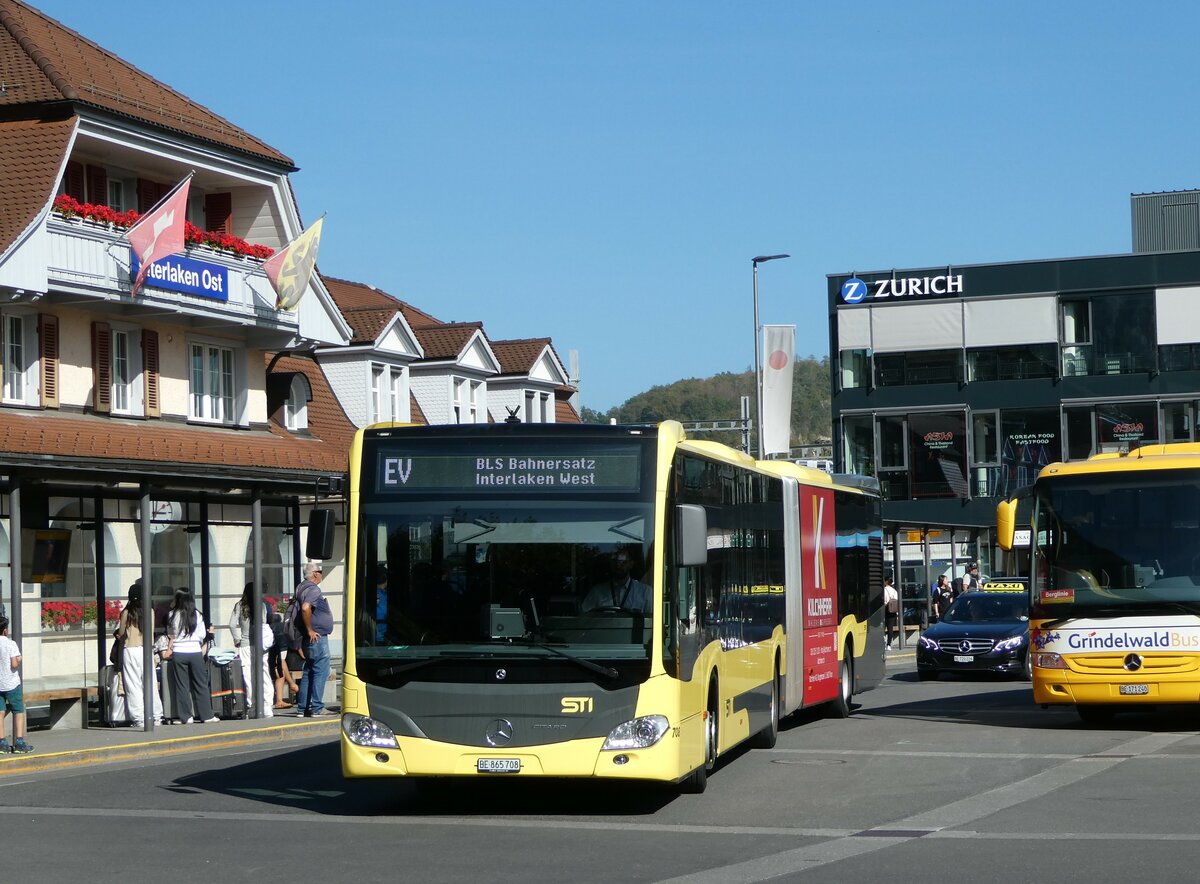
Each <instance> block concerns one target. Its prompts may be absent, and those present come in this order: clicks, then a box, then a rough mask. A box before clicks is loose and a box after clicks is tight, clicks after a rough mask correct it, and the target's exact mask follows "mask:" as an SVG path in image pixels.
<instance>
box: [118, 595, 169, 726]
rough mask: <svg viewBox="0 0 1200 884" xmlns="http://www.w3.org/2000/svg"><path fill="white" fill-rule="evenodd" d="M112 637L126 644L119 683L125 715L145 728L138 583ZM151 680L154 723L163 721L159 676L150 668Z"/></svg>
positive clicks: (134, 724) (140, 604)
mask: <svg viewBox="0 0 1200 884" xmlns="http://www.w3.org/2000/svg"><path fill="white" fill-rule="evenodd" d="M113 635H114V636H115V637H116V638H119V639H124V641H125V651H124V654H123V655H122V657H121V681H122V682H124V684H125V712H126V713H127V714H128V716H129V720H130V721H132V722H133V726H134V727H144V726H145V724H146V715H145V703H144V702H143V697H142V685H143V684H144V683H145V672H144V671H143V668H142V641H143V639H142V585H141V584H140V583H135V584H133V585H132V586H130V587H129V600H128V601H127V602H126V604H125V607H124V608H123V609H122V610H121V618H120V620H118V621H117V628H116V631H115V632H113ZM150 678H151V680H152V681H153V682H154V689H153V691H151V693H152V694H153V696H154V720H155V721H162V717H163V707H162V697H160V696H159V695H158V676H157V674H156V673H155V672H154V670H153V668H151V670H150Z"/></svg>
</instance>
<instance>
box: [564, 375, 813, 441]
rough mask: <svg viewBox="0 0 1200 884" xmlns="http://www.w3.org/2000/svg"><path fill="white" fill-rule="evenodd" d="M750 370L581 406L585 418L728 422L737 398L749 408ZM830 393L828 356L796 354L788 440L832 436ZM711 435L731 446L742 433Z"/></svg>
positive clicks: (594, 420)
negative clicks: (600, 405) (597, 406)
mask: <svg viewBox="0 0 1200 884" xmlns="http://www.w3.org/2000/svg"><path fill="white" fill-rule="evenodd" d="M753 395H754V372H753V371H744V372H740V373H734V372H722V373H721V374H718V375H714V376H713V377H710V378H688V379H687V380H682V381H676V382H675V383H673V384H665V385H662V386H658V387H651V388H650V389H649V390H647V391H646V392H644V393H638V394H637V395H636V396H634V397H632V398H631V399H629V400H628V401H626V402H625V403H624V404H623V405H618V406H615V407H613V408H610V409H609V410H608V411H605V412H600V411H596V410H594V409H591V408H587V407H584V409H583V420H584V421H585V422H586V423H604V424H606V423H608V422H609V421H610V420H611V419H614V418H615V419H616V421H617V423H621V424H625V423H633V424H642V423H656V422H658V421H663V420H677V421H682V422H684V423H687V422H689V421H729V420H737V419H738V418H739V417H740V415H741V397H743V396H750V397H751V400H750V401H751V409H752V410H753V407H754V405H753V402H754V399H753ZM829 414H830V398H829V360H828V358H825V359H819V360H818V359H815V358H813V357H809V358H807V359H797V360H796V365H795V369H794V371H793V374H792V445H793V446H799V445H810V444H814V443H818V442H825V441H827V440H828V439H829V438H830V437H831V436H832V433H831V431H830V418H829ZM703 438H705V439H712V440H714V441H718V442H724V443H725V444H726V445H732V446H734V447H735V448H736V447H740V445H741V434H740V433H739V432H732V433H710V434H705V435H704V437H703Z"/></svg>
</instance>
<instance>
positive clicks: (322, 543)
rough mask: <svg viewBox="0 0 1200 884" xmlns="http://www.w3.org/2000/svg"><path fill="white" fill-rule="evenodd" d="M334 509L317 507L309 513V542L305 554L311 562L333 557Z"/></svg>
mask: <svg viewBox="0 0 1200 884" xmlns="http://www.w3.org/2000/svg"><path fill="white" fill-rule="evenodd" d="M335 522H336V519H335V513H334V511H333V510H321V509H316V510H313V511H312V512H311V513H309V514H308V542H307V543H306V544H305V546H304V554H305V555H306V556H307V557H308V559H309V561H311V562H323V561H325V560H326V559H332V558H333V529H334V525H335Z"/></svg>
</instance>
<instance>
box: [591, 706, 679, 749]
mask: <svg viewBox="0 0 1200 884" xmlns="http://www.w3.org/2000/svg"><path fill="white" fill-rule="evenodd" d="M669 726H670V725H669V723H668V722H667V717H666V716H665V715H646V716H643V717H642V718H635V719H634V720H633V721H623V722H621V723H620V724H618V725H617V726H616V727H614V728H613V729H612V732H611V733H609V735H608V739H607V740H605V741H604V745H603V746H601V747H600V749H601V750H602V751H605V750H618V749H646V748H648V747H650V746H653V745H654V744H655V743H657V742H658V741H659V740H661V739H662V738H663V734H665V733H666V732H667V728H668V727H669Z"/></svg>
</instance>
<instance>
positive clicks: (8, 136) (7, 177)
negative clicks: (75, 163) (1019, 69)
mask: <svg viewBox="0 0 1200 884" xmlns="http://www.w3.org/2000/svg"><path fill="white" fill-rule="evenodd" d="M2 70H4V67H3V62H2V61H0V71H2ZM5 76H6V77H7V72H5ZM75 123H76V118H75V117H69V118H67V119H62V120H8V121H4V122H0V182H3V185H2V186H0V255H2V254H4V252H5V251H7V250H8V248H9V247H10V246H11V245H12V244H13V242H14V241H15V240H16V238H17V237H18V236H19V235H20V234H21V232H22V231H23V230H25V229H26V228H27V227H28V226H29V225H30V224H31V223H32V222H33V220H34V219H35V218H36V217H37V215H38V213H39V212H40V211H41V210H42V208H43V207H44V206H45V204H46V201H47V200H48V199H49V198H50V195H51V194H52V193H53V192H54V182H55V179H56V177H57V175H58V170H59V167H60V166H61V165H62V160H63V157H64V156H66V153H67V145H68V144H69V143H70V141H71V133H72V132H73V131H74V129H75Z"/></svg>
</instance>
